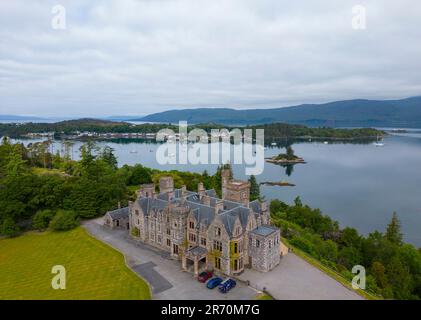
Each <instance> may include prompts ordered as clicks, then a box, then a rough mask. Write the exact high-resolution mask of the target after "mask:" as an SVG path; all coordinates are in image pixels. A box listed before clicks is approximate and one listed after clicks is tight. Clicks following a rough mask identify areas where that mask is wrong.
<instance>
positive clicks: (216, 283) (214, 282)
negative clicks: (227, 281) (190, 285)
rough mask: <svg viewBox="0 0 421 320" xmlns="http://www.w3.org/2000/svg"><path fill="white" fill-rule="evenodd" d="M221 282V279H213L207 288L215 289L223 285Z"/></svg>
mask: <svg viewBox="0 0 421 320" xmlns="http://www.w3.org/2000/svg"><path fill="white" fill-rule="evenodd" d="M221 282H222V279H221V278H219V277H215V278H212V279H210V280H209V281H208V283H207V284H206V287H207V288H208V289H213V288H216V287H217V286H219V285H220V284H221Z"/></svg>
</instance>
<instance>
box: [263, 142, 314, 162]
mask: <svg viewBox="0 0 421 320" xmlns="http://www.w3.org/2000/svg"><path fill="white" fill-rule="evenodd" d="M266 162H269V163H274V164H279V165H294V164H299V163H306V162H305V161H304V159H303V158H300V157H297V156H296V155H295V154H294V150H293V149H292V148H291V146H288V147H287V151H286V153H280V154H278V155H277V156H273V157H271V158H266Z"/></svg>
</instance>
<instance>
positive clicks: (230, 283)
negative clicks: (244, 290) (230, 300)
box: [218, 278, 237, 293]
mask: <svg viewBox="0 0 421 320" xmlns="http://www.w3.org/2000/svg"><path fill="white" fill-rule="evenodd" d="M236 284H237V282H235V280H234V279H231V278H228V279H226V280H224V281H223V282H221V284H220V285H219V286H218V289H219V291H221V292H222V293H227V292H228V291H230V290H231V289H232V288H234V287H235V286H236Z"/></svg>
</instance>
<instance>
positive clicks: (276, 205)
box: [269, 199, 288, 215]
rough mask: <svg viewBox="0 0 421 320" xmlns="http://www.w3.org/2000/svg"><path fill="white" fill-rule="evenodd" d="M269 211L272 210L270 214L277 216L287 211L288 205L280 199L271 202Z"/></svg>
mask: <svg viewBox="0 0 421 320" xmlns="http://www.w3.org/2000/svg"><path fill="white" fill-rule="evenodd" d="M269 209H270V213H271V214H273V215H275V214H277V213H279V212H282V211H285V210H287V209H288V205H287V204H286V203H284V202H282V201H280V200H278V199H274V200H272V201H271V202H270V205H269Z"/></svg>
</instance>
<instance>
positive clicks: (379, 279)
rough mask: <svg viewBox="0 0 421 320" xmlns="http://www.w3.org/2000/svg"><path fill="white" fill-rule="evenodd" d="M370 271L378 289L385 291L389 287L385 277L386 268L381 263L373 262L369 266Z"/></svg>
mask: <svg viewBox="0 0 421 320" xmlns="http://www.w3.org/2000/svg"><path fill="white" fill-rule="evenodd" d="M370 271H371V273H372V274H373V276H374V279H376V283H377V286H378V287H379V288H381V289H385V288H386V287H387V286H388V285H389V282H388V280H387V276H386V268H385V267H384V265H383V264H382V263H381V262H379V261H374V262H373V264H372V265H371V270H370Z"/></svg>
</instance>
